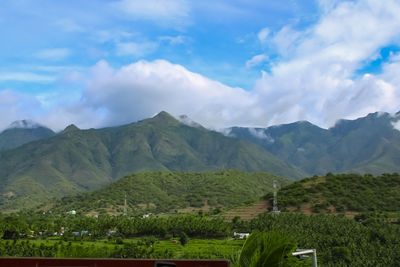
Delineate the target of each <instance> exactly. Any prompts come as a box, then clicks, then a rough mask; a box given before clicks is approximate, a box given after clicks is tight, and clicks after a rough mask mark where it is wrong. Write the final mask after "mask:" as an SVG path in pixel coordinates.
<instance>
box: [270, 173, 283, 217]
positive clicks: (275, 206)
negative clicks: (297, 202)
mask: <svg viewBox="0 0 400 267" xmlns="http://www.w3.org/2000/svg"><path fill="white" fill-rule="evenodd" d="M273 185H274V202H273V206H272V213H273V214H279V213H281V212H280V210H279V209H278V200H277V199H276V194H277V185H276V180H274V184H273Z"/></svg>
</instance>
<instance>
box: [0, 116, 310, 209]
mask: <svg viewBox="0 0 400 267" xmlns="http://www.w3.org/2000/svg"><path fill="white" fill-rule="evenodd" d="M221 169H237V170H244V171H251V172H254V171H267V172H270V173H274V174H277V175H281V176H283V177H288V178H292V179H299V178H302V177H305V173H304V172H303V171H301V170H300V169H299V168H296V167H293V166H292V165H290V164H288V163H286V162H284V161H282V160H280V159H278V158H276V157H275V156H273V155H271V154H270V153H268V152H267V151H266V150H264V149H263V148H261V147H260V146H257V145H255V144H253V143H250V142H247V141H242V140H239V139H235V138H231V137H225V136H223V135H222V134H220V133H217V132H214V131H209V130H206V129H205V128H202V127H191V126H188V125H186V124H183V123H181V122H179V121H178V120H176V119H175V118H174V117H172V116H171V115H169V114H168V113H166V112H161V113H159V114H158V115H157V116H155V117H153V118H151V119H146V120H143V121H140V122H137V123H132V124H128V125H124V126H120V127H111V128H104V129H99V130H96V129H90V130H80V129H78V128H77V127H76V126H74V125H70V126H68V127H67V128H66V129H65V130H64V131H62V132H61V133H59V134H57V135H55V136H53V137H51V138H47V139H43V140H39V141H35V142H30V143H28V144H25V145H22V146H20V147H17V148H15V149H12V150H8V151H3V152H1V153H0V188H1V198H0V201H1V203H2V204H3V205H5V206H3V207H8V208H11V207H20V206H21V205H25V206H29V205H34V204H37V203H40V202H42V201H44V200H46V199H49V198H51V197H54V196H59V197H60V196H64V195H68V194H74V193H77V192H84V191H87V190H93V189H97V188H100V187H102V186H104V185H107V184H109V183H111V182H112V181H115V180H116V179H118V178H120V177H123V176H124V175H127V174H130V173H133V172H138V171H160V170H168V171H187V172H199V171H200V172H204V171H218V170H221Z"/></svg>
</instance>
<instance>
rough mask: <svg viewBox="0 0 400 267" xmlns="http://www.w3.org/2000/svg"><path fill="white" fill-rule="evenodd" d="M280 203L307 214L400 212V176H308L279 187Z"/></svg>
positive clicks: (282, 206) (284, 207) (290, 209)
mask: <svg viewBox="0 0 400 267" xmlns="http://www.w3.org/2000/svg"><path fill="white" fill-rule="evenodd" d="M267 198H268V199H270V200H272V195H271V194H268V195H267ZM278 203H279V206H280V208H281V209H282V210H283V211H296V212H304V213H320V212H322V213H352V212H356V213H359V212H380V211H385V212H400V175H398V174H397V173H394V174H383V175H381V176H377V177H374V176H372V175H357V174H340V175H333V174H327V175H326V176H321V177H317V176H315V177H312V178H306V179H303V180H301V181H298V182H294V183H292V184H289V185H287V186H285V187H283V188H282V189H281V190H279V192H278Z"/></svg>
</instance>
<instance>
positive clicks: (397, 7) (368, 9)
mask: <svg viewBox="0 0 400 267" xmlns="http://www.w3.org/2000/svg"><path fill="white" fill-rule="evenodd" d="M321 6H322V7H323V8H324V9H323V11H324V13H323V15H322V16H321V18H320V21H319V22H318V23H316V24H315V25H314V26H313V27H311V28H308V29H307V30H305V31H302V32H301V31H300V32H299V31H295V30H293V29H291V28H290V26H285V27H283V28H282V29H281V31H279V32H278V33H276V34H275V35H274V36H273V37H272V39H273V42H275V44H276V46H277V47H278V48H279V49H280V50H278V52H279V53H280V55H281V57H282V60H281V61H280V62H279V63H276V64H275V65H274V66H273V67H272V69H271V71H270V72H269V73H264V74H263V76H262V78H261V79H259V80H258V81H257V82H256V86H255V88H254V90H253V94H255V95H257V96H258V100H259V105H260V106H261V104H262V103H264V104H267V103H268V104H267V105H266V106H267V107H266V108H265V109H264V111H267V112H266V114H268V113H269V114H273V115H272V116H271V115H270V116H269V118H270V119H269V124H274V123H281V122H289V121H293V120H300V119H307V120H310V121H312V122H315V123H318V124H319V125H322V126H331V125H332V124H333V123H334V122H335V120H337V119H338V118H355V117H358V116H364V115H365V114H366V113H368V112H375V111H377V110H385V111H390V112H394V111H397V109H399V105H398V103H400V101H399V100H400V92H399V87H398V86H399V83H398V81H399V78H398V77H399V76H400V73H399V72H400V71H399V68H398V66H399V60H398V57H397V56H396V55H392V58H391V60H390V61H389V62H387V63H384V65H383V71H382V74H379V75H373V74H363V75H361V77H358V76H357V75H356V73H357V70H358V69H359V68H362V64H363V63H364V62H365V61H367V60H368V59H371V58H373V57H376V55H377V54H379V51H380V49H381V48H382V47H385V46H388V45H392V44H400V40H399V36H400V17H399V16H398V14H399V12H400V3H399V2H398V1H391V0H388V1H384V2H383V1H375V0H360V1H356V2H350V1H348V2H340V3H339V2H338V1H326V0H324V1H321Z"/></svg>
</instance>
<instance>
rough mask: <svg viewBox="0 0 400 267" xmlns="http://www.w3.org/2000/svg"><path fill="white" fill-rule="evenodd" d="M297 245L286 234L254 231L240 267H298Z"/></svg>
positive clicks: (239, 262)
mask: <svg viewBox="0 0 400 267" xmlns="http://www.w3.org/2000/svg"><path fill="white" fill-rule="evenodd" d="M295 249H296V244H295V243H294V242H293V241H291V240H290V239H289V238H288V237H286V236H285V235H284V234H281V233H277V232H258V231H254V232H253V233H252V234H251V235H250V236H249V237H248V238H247V240H246V242H245V243H244V245H243V248H242V251H241V253H240V256H239V259H238V267H262V266H282V267H284V266H288V267H289V266H290V267H291V266H296V263H297V261H298V260H297V258H295V257H292V256H291V253H292V252H293V251H295Z"/></svg>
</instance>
